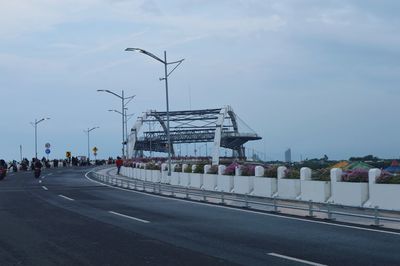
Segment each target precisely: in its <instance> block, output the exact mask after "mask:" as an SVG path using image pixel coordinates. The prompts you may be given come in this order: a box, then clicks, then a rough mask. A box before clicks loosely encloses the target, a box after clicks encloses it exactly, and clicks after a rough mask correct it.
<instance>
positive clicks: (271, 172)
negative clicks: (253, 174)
mask: <svg viewBox="0 0 400 266" xmlns="http://www.w3.org/2000/svg"><path fill="white" fill-rule="evenodd" d="M264 177H272V178H277V177H278V167H277V166H268V167H265V168H264Z"/></svg>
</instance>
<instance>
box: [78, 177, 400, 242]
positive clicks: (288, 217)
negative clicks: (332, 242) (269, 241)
mask: <svg viewBox="0 0 400 266" xmlns="http://www.w3.org/2000/svg"><path fill="white" fill-rule="evenodd" d="M91 172H92V171H89V172H87V173H86V174H85V177H86V179H88V180H90V181H92V182H94V183H97V184H100V185H103V186H105V187H109V188H113V189H119V190H123V191H127V192H131V193H137V194H143V195H147V196H149V197H155V198H162V199H165V200H175V201H183V202H186V203H189V204H197V205H203V206H208V207H214V208H223V209H228V210H231V211H238V212H247V213H253V214H258V215H264V216H272V217H276V218H280V219H287V220H295V221H302V222H307V223H315V224H323V225H329V226H336V227H343V228H350V229H356V230H362V231H369V232H376V233H383V234H389V235H397V236H400V233H397V232H392V231H384V230H378V229H370V228H364V227H358V226H356V225H345V224H335V223H329V222H323V221H316V220H308V219H304V218H300V217H298V218H297V217H290V216H283V215H279V214H273V213H264V212H257V211H252V210H243V209H237V208H233V207H228V206H221V205H214V204H208V203H204V202H196V201H187V200H186V199H179V198H168V197H165V196H159V195H152V194H148V193H145V192H141V191H136V190H132V189H127V188H120V187H115V186H111V185H108V184H104V183H102V182H99V181H96V180H93V179H91V178H89V177H88V176H87V175H88V174H89V173H91Z"/></svg>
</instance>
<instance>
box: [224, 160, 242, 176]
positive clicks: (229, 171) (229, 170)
mask: <svg viewBox="0 0 400 266" xmlns="http://www.w3.org/2000/svg"><path fill="white" fill-rule="evenodd" d="M236 167H239V164H238V163H232V164H230V165H228V167H226V168H225V171H224V175H235V169H236Z"/></svg>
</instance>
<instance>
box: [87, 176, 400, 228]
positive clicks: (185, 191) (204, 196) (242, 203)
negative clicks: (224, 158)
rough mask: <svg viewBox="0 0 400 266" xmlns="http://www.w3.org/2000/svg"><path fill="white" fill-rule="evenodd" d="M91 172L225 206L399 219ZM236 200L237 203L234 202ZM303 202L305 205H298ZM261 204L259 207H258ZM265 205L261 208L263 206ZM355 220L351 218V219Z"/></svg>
mask: <svg viewBox="0 0 400 266" xmlns="http://www.w3.org/2000/svg"><path fill="white" fill-rule="evenodd" d="M91 174H92V176H93V177H94V178H96V179H97V180H99V181H102V182H105V183H108V184H111V185H113V186H117V187H121V188H127V189H133V190H137V191H142V192H147V193H154V194H158V195H162V196H169V197H176V198H184V199H188V200H195V201H201V202H208V203H215V204H222V205H227V206H233V207H241V208H246V209H253V210H261V211H268V212H272V213H279V212H281V210H282V209H292V210H299V211H303V212H305V213H307V214H306V216H307V217H310V218H315V217H316V216H315V214H316V213H322V214H325V215H326V217H325V218H323V219H326V220H331V221H334V220H336V218H334V217H333V216H334V215H336V216H347V217H357V218H363V219H368V220H371V221H372V222H373V224H371V225H373V226H376V227H379V226H383V224H382V223H381V221H387V222H394V223H400V219H399V218H395V217H388V216H382V215H381V210H379V208H378V207H375V208H365V207H363V208H354V207H348V208H349V209H352V210H353V211H363V212H369V213H370V214H360V213H354V212H353V213H352V212H344V211H337V210H333V208H337V207H336V206H333V205H332V204H330V203H316V202H313V201H301V200H285V201H287V202H293V203H296V204H297V205H290V204H282V203H280V202H279V201H282V200H283V199H279V198H267V199H269V200H271V201H272V202H262V201H259V200H256V199H257V198H260V197H256V196H252V195H248V194H245V195H242V194H235V193H228V192H223V191H221V192H215V191H207V190H205V189H195V188H189V187H182V186H173V185H169V184H163V183H160V182H157V183H154V182H148V181H144V180H140V179H131V178H127V177H116V176H109V175H103V174H99V173H97V172H91ZM234 203H236V204H234ZM299 205H305V206H299ZM260 207H261V208H260ZM262 207H264V208H262ZM265 207H269V209H265ZM353 223H354V222H353ZM399 225H400V224H399Z"/></svg>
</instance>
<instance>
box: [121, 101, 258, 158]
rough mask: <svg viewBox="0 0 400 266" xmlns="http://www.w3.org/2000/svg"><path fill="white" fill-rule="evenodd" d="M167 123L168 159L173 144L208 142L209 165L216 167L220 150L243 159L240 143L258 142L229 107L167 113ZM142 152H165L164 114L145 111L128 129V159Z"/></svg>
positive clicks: (165, 118)
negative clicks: (169, 140) (229, 151)
mask: <svg viewBox="0 0 400 266" xmlns="http://www.w3.org/2000/svg"><path fill="white" fill-rule="evenodd" d="M169 121H170V127H169V128H170V130H169V131H170V138H171V144H172V146H171V154H172V156H174V155H175V149H174V145H175V144H181V143H207V142H212V143H213V150H212V163H213V164H218V163H219V156H220V148H221V147H223V148H226V149H231V150H232V151H233V154H234V156H235V157H238V158H241V159H243V158H245V148H244V144H245V143H247V142H248V141H253V140H260V139H261V137H260V136H258V135H257V134H256V133H255V132H254V131H253V130H251V129H250V127H248V126H247V125H246V123H244V122H243V121H242V120H241V119H240V118H239V117H238V116H237V115H236V114H235V112H234V111H233V109H232V108H231V107H230V106H226V107H223V108H215V109H203V110H185V111H171V112H169ZM144 151H150V152H163V153H168V138H167V113H166V112H157V111H154V110H152V111H148V112H145V113H143V116H141V117H139V118H138V119H137V121H136V123H135V124H134V126H133V127H132V129H131V133H130V135H129V138H128V156H129V157H130V158H134V157H140V156H142V155H143V152H144Z"/></svg>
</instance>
